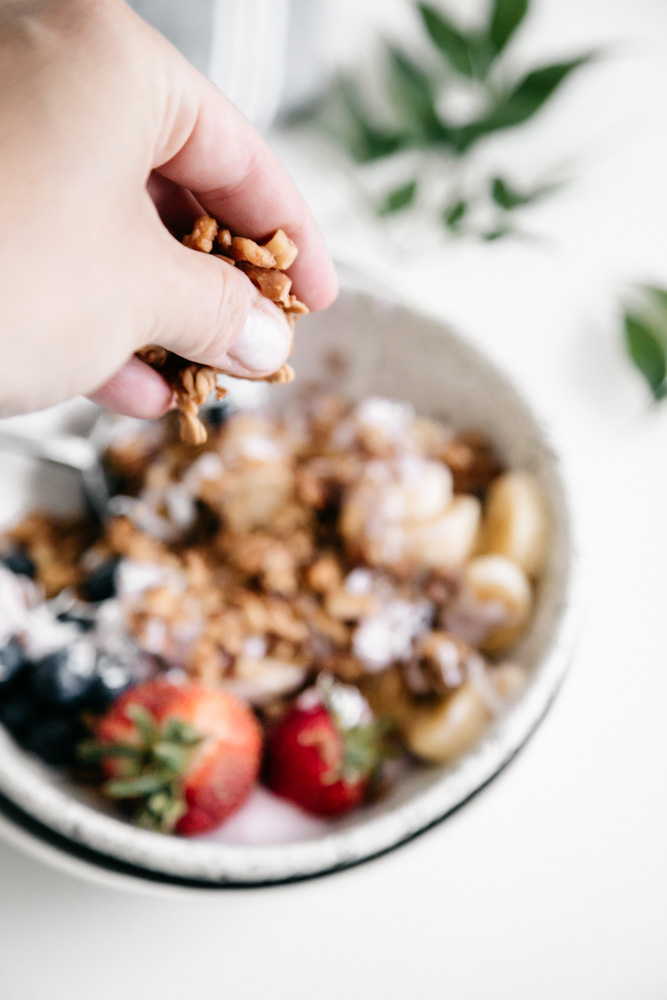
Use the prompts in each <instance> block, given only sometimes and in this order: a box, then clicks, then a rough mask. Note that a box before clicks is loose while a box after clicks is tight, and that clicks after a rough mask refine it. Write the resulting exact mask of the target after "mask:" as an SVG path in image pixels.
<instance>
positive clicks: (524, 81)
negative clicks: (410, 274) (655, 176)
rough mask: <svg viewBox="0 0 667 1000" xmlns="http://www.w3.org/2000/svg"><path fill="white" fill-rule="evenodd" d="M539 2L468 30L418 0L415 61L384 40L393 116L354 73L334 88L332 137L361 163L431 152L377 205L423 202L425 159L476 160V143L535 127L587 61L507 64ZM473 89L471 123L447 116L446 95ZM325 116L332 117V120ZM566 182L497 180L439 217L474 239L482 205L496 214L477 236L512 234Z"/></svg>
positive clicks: (508, 3)
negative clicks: (518, 68) (523, 214)
mask: <svg viewBox="0 0 667 1000" xmlns="http://www.w3.org/2000/svg"><path fill="white" fill-rule="evenodd" d="M530 3H531V0H489V7H488V11H487V16H486V19H485V20H484V21H482V23H480V24H478V25H477V26H476V27H475V28H474V29H472V30H471V29H464V28H462V27H460V26H459V25H457V24H456V23H455V21H454V20H452V19H451V18H450V17H449V16H448V14H447V13H446V11H445V10H444V8H443V7H442V6H436V5H435V4H431V3H423V2H419V3H417V4H416V6H415V15H416V17H417V18H418V19H419V21H420V25H421V30H422V34H423V36H424V52H423V53H421V54H420V56H419V58H418V59H417V58H416V57H415V56H413V55H411V54H409V53H408V52H406V51H405V50H404V49H403V48H402V47H400V46H398V45H396V44H395V43H394V42H386V43H385V51H384V73H383V76H382V80H381V81H380V82H381V89H382V93H383V99H384V100H383V103H384V104H385V105H386V114H385V115H384V117H383V116H382V114H381V113H379V112H377V111H373V110H371V105H370V101H369V100H367V99H366V98H365V97H364V96H363V94H362V90H361V87H360V84H359V83H358V81H357V80H356V79H353V78H352V77H350V76H347V77H344V78H342V79H340V80H339V81H338V85H337V86H336V87H335V88H334V95H333V100H332V116H331V120H330V125H329V127H328V131H329V132H330V134H332V135H333V136H334V138H335V140H336V141H337V142H338V144H339V145H341V146H342V147H343V148H344V149H345V151H346V152H347V153H348V154H349V156H350V157H351V158H352V159H353V160H354V161H355V162H357V163H358V164H369V163H372V162H375V161H379V160H383V159H387V158H389V157H394V156H396V154H398V153H402V152H405V151H409V150H410V151H413V152H414V151H417V152H418V153H421V154H423V155H422V160H421V162H420V163H418V164H417V166H416V167H415V168H414V173H413V176H411V177H407V178H405V179H404V181H403V183H401V184H400V185H398V186H397V187H395V189H394V190H392V191H389V192H388V193H387V194H386V195H385V196H383V197H382V198H380V199H379V200H377V201H376V204H375V208H376V210H377V212H378V214H380V215H382V216H386V215H390V214H392V213H396V212H401V211H405V210H406V209H409V208H411V207H412V206H415V205H416V204H417V202H418V194H419V190H420V186H422V185H423V184H424V178H423V174H424V170H425V167H426V164H425V161H426V160H427V159H429V160H431V161H432V160H433V159H434V158H435V159H436V161H438V162H439V161H442V163H443V165H444V164H450V165H451V164H452V163H454V162H458V163H463V164H466V163H467V162H469V160H470V157H471V154H472V153H473V151H474V149H475V147H476V146H477V145H478V144H479V143H480V142H482V141H483V140H484V139H486V138H487V137H489V136H490V135H494V134H498V133H500V132H505V131H507V130H509V129H513V128H517V127H520V126H522V125H524V124H525V123H526V122H528V121H530V120H531V119H532V118H533V117H534V116H535V115H537V114H538V112H540V111H541V109H542V108H543V107H544V105H545V104H546V103H547V102H548V101H549V100H550V99H551V98H552V97H553V95H554V94H555V93H556V91H557V90H558V88H559V87H560V86H561V85H562V84H563V82H564V81H565V80H567V79H568V78H569V76H570V75H571V74H572V73H573V72H574V71H575V70H577V69H579V68H580V67H582V66H584V65H585V64H586V63H588V62H590V60H591V59H592V58H593V56H594V53H592V52H589V53H586V54H583V55H579V56H578V57H577V58H573V59H570V60H568V61H565V62H558V63H552V64H548V65H542V66H538V67H536V68H533V69H530V70H529V71H527V72H525V73H519V74H517V73H513V72H512V70H511V69H510V66H509V65H508V62H507V60H506V59H505V58H504V56H505V54H506V51H507V50H508V48H511V42H512V40H513V38H514V36H515V33H516V32H517V31H518V29H519V28H520V27H521V25H522V24H523V22H524V19H525V18H526V15H527V14H528V13H529V9H530ZM452 88H456V90H457V91H458V92H461V91H462V90H463V91H464V92H465V90H466V89H467V90H468V91H469V92H470V96H471V98H472V101H471V103H472V104H473V105H474V106H476V108H477V111H476V112H475V113H472V114H471V115H470V117H469V119H468V120H463V121H459V120H456V119H455V118H454V117H453V116H452V114H451V113H449V114H448V113H447V111H446V106H447V101H446V98H447V92H448V89H449V90H450V92H451V89H452ZM326 120H327V117H326V113H325V121H326ZM558 186H559V185H556V184H554V183H541V184H535V185H533V186H532V187H531V188H530V189H524V190H517V188H516V187H515V186H514V185H513V184H512V183H511V182H510V181H509V180H507V179H506V178H503V177H494V178H492V179H491V180H490V181H489V182H488V183H487V184H485V185H482V188H483V189H479V188H478V189H477V190H475V191H473V192H466V194H465V196H463V195H462V193H461V192H459V193H458V194H457V196H456V197H454V198H453V199H452V201H451V203H449V204H446V205H443V206H442V207H441V209H440V212H439V215H440V218H441V220H442V223H443V225H444V226H445V227H446V229H447V230H448V231H449V232H451V233H456V234H461V233H470V232H471V231H472V230H471V229H470V227H469V226H468V220H469V219H470V216H471V209H472V208H473V206H474V205H478V204H479V203H480V201H482V202H485V203H486V205H487V206H490V207H491V208H492V210H493V213H495V215H494V218H495V224H494V225H493V227H492V228H490V229H488V231H486V232H485V231H481V232H478V233H477V235H479V236H482V237H483V238H485V239H498V238H499V237H500V236H503V235H506V234H508V233H510V232H512V231H514V227H513V223H512V221H511V220H510V218H509V216H510V214H511V213H513V212H515V211H516V210H517V209H519V208H524V207H526V206H528V205H530V204H532V203H533V202H536V201H538V200H540V199H542V198H545V197H547V196H548V195H550V194H551V193H553V192H554V191H555V190H556V188H557V187H558Z"/></svg>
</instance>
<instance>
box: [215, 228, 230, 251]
mask: <svg viewBox="0 0 667 1000" xmlns="http://www.w3.org/2000/svg"><path fill="white" fill-rule="evenodd" d="M216 243H219V244H220V246H221V247H230V246H231V245H232V234H231V233H230V231H229V229H219V230H218V235H217V236H216Z"/></svg>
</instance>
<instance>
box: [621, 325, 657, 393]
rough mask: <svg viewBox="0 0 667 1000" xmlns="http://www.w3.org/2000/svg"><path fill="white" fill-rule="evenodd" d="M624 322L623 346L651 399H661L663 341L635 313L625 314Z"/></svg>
mask: <svg viewBox="0 0 667 1000" xmlns="http://www.w3.org/2000/svg"><path fill="white" fill-rule="evenodd" d="M624 322H625V346H626V349H627V352H628V354H629V356H630V359H631V361H632V362H633V364H634V365H635V367H636V368H637V369H638V370H639V371H640V372H641V374H642V375H643V376H644V378H645V379H646V382H647V383H648V386H649V389H650V390H651V393H652V395H653V398H654V399H656V400H659V399H663V397H664V396H665V394H666V392H667V389H666V387H665V375H666V374H667V358H666V356H665V343H664V341H663V339H662V338H661V337H660V336H659V334H658V333H657V332H656V330H654V329H653V327H651V326H649V325H648V324H647V323H646V322H645V321H644V320H643V319H642V318H641V317H640V316H637V315H636V314H635V313H629V312H628V313H626V314H625V317H624Z"/></svg>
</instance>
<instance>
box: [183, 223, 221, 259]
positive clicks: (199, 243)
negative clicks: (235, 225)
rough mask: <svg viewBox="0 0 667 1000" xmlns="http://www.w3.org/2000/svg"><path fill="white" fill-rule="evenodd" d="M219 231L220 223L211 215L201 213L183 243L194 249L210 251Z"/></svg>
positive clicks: (204, 251) (203, 251)
mask: <svg viewBox="0 0 667 1000" xmlns="http://www.w3.org/2000/svg"><path fill="white" fill-rule="evenodd" d="M217 231H218V223H217V222H216V221H215V219H212V218H211V216H210V215H201V216H200V217H199V218H198V219H197V221H196V222H195V225H194V229H193V230H192V232H191V233H190V234H189V235H188V236H184V237H183V243H184V244H185V246H186V247H190V248H191V249H192V250H201V252H202V253H210V252H211V250H212V249H213V240H214V239H215V234H216V233H217Z"/></svg>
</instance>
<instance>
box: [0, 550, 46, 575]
mask: <svg viewBox="0 0 667 1000" xmlns="http://www.w3.org/2000/svg"><path fill="white" fill-rule="evenodd" d="M0 562H2V564H3V566H6V567H7V569H8V570H10V572H12V573H16V575H17V576H29V577H30V579H31V580H32V579H34V577H35V573H36V572H37V567H36V566H35V564H34V562H33V561H32V559H31V558H30V556H29V555H28V553H27V552H26V551H25V549H20V548H18V547H17V548H13V549H10V550H9V551H8V552H5V553H4V555H3V556H2V557H1V558H0Z"/></svg>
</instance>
